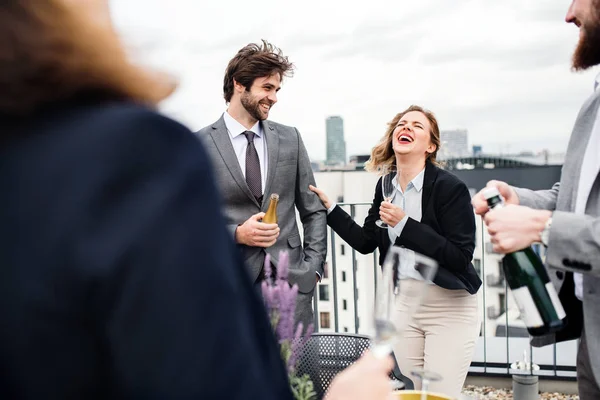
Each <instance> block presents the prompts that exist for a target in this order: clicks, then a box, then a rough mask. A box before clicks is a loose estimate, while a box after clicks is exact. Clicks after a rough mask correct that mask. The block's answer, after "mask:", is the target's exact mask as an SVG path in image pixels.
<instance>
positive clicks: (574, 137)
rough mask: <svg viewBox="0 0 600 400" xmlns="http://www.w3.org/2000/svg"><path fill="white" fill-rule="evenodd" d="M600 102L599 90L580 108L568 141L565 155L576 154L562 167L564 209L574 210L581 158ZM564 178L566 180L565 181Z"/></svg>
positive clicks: (561, 189) (561, 188)
mask: <svg viewBox="0 0 600 400" xmlns="http://www.w3.org/2000/svg"><path fill="white" fill-rule="evenodd" d="M599 101H600V90H598V91H597V92H595V93H594V94H593V95H592V96H590V98H589V99H588V100H587V101H586V103H585V104H584V105H583V107H582V108H581V112H580V113H579V115H578V117H577V120H576V122H575V126H574V127H573V133H572V134H571V139H570V140H569V146H568V148H567V154H577V155H578V156H576V157H571V158H567V159H566V160H565V165H564V166H563V172H562V175H563V177H561V183H560V185H561V187H560V191H561V193H562V192H563V191H564V192H566V193H570V194H571V196H570V198H569V203H568V204H566V205H565V207H566V209H568V210H571V211H572V210H574V209H575V204H576V199H577V193H578V192H579V179H580V176H581V165H582V163H583V157H584V155H585V150H586V147H587V144H588V142H589V141H590V137H591V135H592V130H593V129H594V124H595V122H596V114H597V112H598V102H599ZM565 178H566V179H565Z"/></svg>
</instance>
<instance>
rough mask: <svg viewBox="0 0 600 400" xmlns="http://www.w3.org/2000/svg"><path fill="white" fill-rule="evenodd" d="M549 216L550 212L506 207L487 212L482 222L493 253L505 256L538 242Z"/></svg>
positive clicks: (511, 206) (521, 207)
mask: <svg viewBox="0 0 600 400" xmlns="http://www.w3.org/2000/svg"><path fill="white" fill-rule="evenodd" d="M551 216H552V212H551V211H547V210H534V209H532V208H529V207H525V206H516V205H508V206H506V207H503V208H497V209H494V210H491V211H489V212H487V213H486V214H485V217H484V221H485V224H486V225H487V227H488V232H489V233H490V236H491V240H492V244H493V245H494V246H493V248H494V251H495V252H497V253H502V254H506V253H512V252H513V251H517V250H522V249H524V248H526V247H528V246H531V245H532V244H533V243H536V242H540V241H541V237H540V234H541V233H542V231H543V230H544V227H545V226H546V221H548V218H550V217H551Z"/></svg>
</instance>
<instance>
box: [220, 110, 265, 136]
mask: <svg viewBox="0 0 600 400" xmlns="http://www.w3.org/2000/svg"><path fill="white" fill-rule="evenodd" d="M223 120H224V121H225V126H226V127H227V130H228V131H229V135H230V136H231V137H232V138H235V137H236V136H239V135H241V134H243V133H244V132H246V131H252V132H254V133H255V134H256V136H258V137H262V133H263V131H262V127H261V125H260V121H257V122H256V123H255V124H254V126H253V127H252V128H250V129H246V128H245V127H244V125H242V124H240V123H239V122H238V121H237V120H236V119H235V118H233V117H232V116H231V115H229V113H228V112H227V111H225V112H224V113H223Z"/></svg>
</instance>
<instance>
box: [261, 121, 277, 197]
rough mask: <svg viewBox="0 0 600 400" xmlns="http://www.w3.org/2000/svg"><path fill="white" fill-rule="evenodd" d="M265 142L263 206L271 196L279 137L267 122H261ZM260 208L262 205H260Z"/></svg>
mask: <svg viewBox="0 0 600 400" xmlns="http://www.w3.org/2000/svg"><path fill="white" fill-rule="evenodd" d="M261 125H262V128H263V133H264V135H265V140H266V143H267V155H268V158H269V163H268V165H267V180H266V183H265V187H264V189H263V190H264V192H263V205H264V204H267V203H268V200H269V197H270V196H271V186H273V180H274V179H275V173H276V172H277V162H278V161H279V135H278V134H277V131H276V130H275V128H274V127H273V126H271V124H269V122H268V121H262V122H261ZM261 206H262V205H261Z"/></svg>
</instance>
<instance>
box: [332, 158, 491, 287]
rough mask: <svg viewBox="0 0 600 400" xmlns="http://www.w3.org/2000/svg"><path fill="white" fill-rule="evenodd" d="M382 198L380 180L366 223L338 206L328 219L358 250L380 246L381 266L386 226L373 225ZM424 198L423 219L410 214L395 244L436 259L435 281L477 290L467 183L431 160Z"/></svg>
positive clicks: (386, 243)
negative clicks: (384, 227) (358, 222)
mask: <svg viewBox="0 0 600 400" xmlns="http://www.w3.org/2000/svg"><path fill="white" fill-rule="evenodd" d="M382 201H383V195H382V193H381V179H379V181H378V182H377V185H376V187H375V197H374V199H373V203H372V205H371V208H370V209H369V212H368V215H367V217H366V218H365V222H364V223H363V226H362V227H361V226H359V225H358V224H357V223H356V222H355V221H354V219H353V218H352V217H350V216H349V215H348V214H347V213H346V212H345V211H344V210H343V209H342V208H341V207H339V206H338V207H335V208H334V209H333V210H332V211H331V213H329V215H328V216H327V224H328V225H329V226H331V227H332V228H333V230H334V231H335V232H336V233H337V234H338V235H340V237H341V238H342V239H344V240H345V241H346V242H347V243H348V244H349V245H350V246H352V248H354V249H356V250H357V251H358V252H360V253H362V254H369V253H372V252H373V251H375V249H376V248H379V252H380V255H379V264H380V265H381V264H382V263H383V260H384V259H385V256H386V254H387V251H388V249H389V247H390V238H389V236H388V232H387V229H381V228H379V227H378V226H377V225H376V224H375V221H377V220H378V219H379V207H380V205H381V202H382ZM421 202H422V204H421V205H422V216H421V221H420V222H418V221H415V220H414V219H412V218H410V217H409V218H408V221H407V222H406V225H405V226H404V229H403V230H402V234H401V235H400V236H399V237H398V238H397V239H396V242H395V243H394V244H395V245H396V246H403V247H406V248H408V249H411V250H414V251H416V252H419V253H421V254H424V255H426V256H428V257H431V258H433V259H434V260H436V261H437V262H438V272H437V274H436V277H435V279H434V283H435V284H437V285H438V286H440V287H442V288H445V289H451V290H457V289H464V290H466V291H467V292H469V293H471V294H475V293H477V290H478V289H479V287H480V286H481V279H480V278H479V276H478V275H477V272H476V271H475V268H473V264H472V263H471V260H472V259H473V251H474V250H475V214H474V213H473V206H472V205H471V195H470V193H469V190H468V188H467V186H466V185H465V184H464V182H462V181H461V180H460V179H458V178H457V177H456V176H455V175H453V174H451V173H450V172H448V171H445V170H443V169H440V168H438V167H436V166H435V165H433V164H432V163H431V162H429V161H427V163H426V165H425V177H424V179H423V194H422V199H421Z"/></svg>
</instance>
